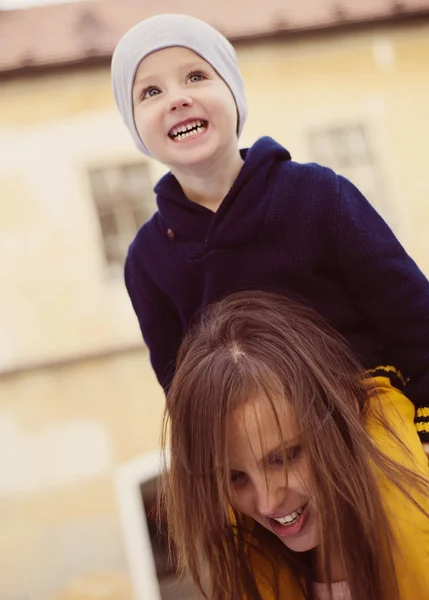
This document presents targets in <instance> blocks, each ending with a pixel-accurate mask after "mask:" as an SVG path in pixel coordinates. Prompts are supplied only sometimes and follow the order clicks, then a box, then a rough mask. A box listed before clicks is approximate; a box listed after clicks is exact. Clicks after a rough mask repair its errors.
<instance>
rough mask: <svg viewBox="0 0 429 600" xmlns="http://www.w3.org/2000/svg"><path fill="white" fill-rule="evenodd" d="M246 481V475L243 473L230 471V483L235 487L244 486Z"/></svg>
mask: <svg viewBox="0 0 429 600" xmlns="http://www.w3.org/2000/svg"><path fill="white" fill-rule="evenodd" d="M246 481H247V475H246V473H243V471H231V483H232V485H233V486H235V487H239V486H241V485H244V484H245V483H246Z"/></svg>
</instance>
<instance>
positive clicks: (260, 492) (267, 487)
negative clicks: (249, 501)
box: [256, 478, 287, 517]
mask: <svg viewBox="0 0 429 600" xmlns="http://www.w3.org/2000/svg"><path fill="white" fill-rule="evenodd" d="M286 491H287V486H284V485H279V482H277V481H273V480H271V481H267V480H265V478H264V481H263V482H261V484H260V485H258V486H257V488H256V507H257V510H258V512H259V513H260V514H261V515H262V516H264V517H271V516H272V515H277V514H278V511H279V509H281V506H282V505H283V504H284V502H285V499H286Z"/></svg>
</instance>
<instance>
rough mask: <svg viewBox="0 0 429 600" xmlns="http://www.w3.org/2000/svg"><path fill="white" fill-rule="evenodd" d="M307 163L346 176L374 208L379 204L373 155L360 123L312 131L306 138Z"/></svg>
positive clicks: (379, 189) (379, 194)
mask: <svg viewBox="0 0 429 600" xmlns="http://www.w3.org/2000/svg"><path fill="white" fill-rule="evenodd" d="M308 143H309V151H310V160H313V161H314V162H317V163H319V164H321V165H324V166H326V167H330V168H331V169H333V170H334V171H335V172H336V173H338V174H339V175H343V176H344V177H347V179H349V180H350V181H351V182H352V183H354V185H355V186H356V187H357V188H358V189H359V190H360V191H361V192H362V194H363V195H364V196H365V197H366V198H367V199H368V200H369V201H370V202H371V203H372V204H373V205H374V206H375V207H376V208H377V209H381V207H382V203H383V194H382V191H383V190H382V185H381V179H380V174H379V172H378V169H377V164H376V160H375V156H374V152H373V151H372V149H371V147H370V143H369V140H368V135H367V131H366V129H365V127H364V126H363V125H361V124H356V125H348V126H334V127H330V128H326V129H315V130H313V131H311V132H310V134H309V136H308Z"/></svg>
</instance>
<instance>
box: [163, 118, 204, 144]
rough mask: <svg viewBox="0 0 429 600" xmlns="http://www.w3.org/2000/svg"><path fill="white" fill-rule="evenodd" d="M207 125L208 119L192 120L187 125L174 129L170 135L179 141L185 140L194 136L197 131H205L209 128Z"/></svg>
mask: <svg viewBox="0 0 429 600" xmlns="http://www.w3.org/2000/svg"><path fill="white" fill-rule="evenodd" d="M207 125H208V123H207V121H201V120H199V119H198V120H196V121H191V122H190V123H187V124H186V125H182V126H181V127H176V128H174V129H172V130H171V131H170V133H169V136H170V137H171V139H173V140H174V141H176V142H178V141H179V140H184V139H185V138H188V137H192V136H193V135H196V134H197V133H201V132H202V131H205V129H207Z"/></svg>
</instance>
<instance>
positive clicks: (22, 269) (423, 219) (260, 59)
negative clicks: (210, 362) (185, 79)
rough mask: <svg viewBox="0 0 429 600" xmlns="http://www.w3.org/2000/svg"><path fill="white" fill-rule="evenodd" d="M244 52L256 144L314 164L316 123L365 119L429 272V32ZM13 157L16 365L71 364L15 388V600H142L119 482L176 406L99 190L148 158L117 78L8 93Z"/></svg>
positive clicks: (5, 178) (10, 358)
mask: <svg viewBox="0 0 429 600" xmlns="http://www.w3.org/2000/svg"><path fill="white" fill-rule="evenodd" d="M238 50H239V59H240V64H241V67H242V70H243V75H244V77H245V80H246V84H247V94H248V101H249V109H250V114H249V120H248V123H247V125H246V128H245V131H244V134H243V138H242V143H243V145H247V144H250V143H252V142H253V141H254V140H255V139H256V138H257V137H259V136H260V135H272V136H273V137H275V138H276V139H278V140H279V141H280V142H282V143H283V144H284V145H285V146H286V147H288V149H289V150H290V151H291V153H292V155H293V157H294V158H295V159H297V160H307V159H309V158H310V156H309V152H308V147H307V146H306V135H307V132H308V131H309V129H310V128H311V127H313V126H320V125H324V124H326V125H329V124H336V123H348V122H354V121H356V120H363V121H364V122H365V123H366V124H367V125H368V126H369V128H370V133H371V138H372V143H373V147H374V149H375V151H376V154H377V159H378V162H379V165H380V169H381V170H382V173H383V179H384V183H385V190H386V194H385V198H384V204H383V207H382V209H383V213H384V214H385V216H386V218H387V219H388V220H390V221H391V222H392V224H394V226H395V231H396V232H397V234H398V236H399V237H400V239H401V240H402V242H403V243H404V244H405V246H406V248H407V249H408V251H409V252H410V253H411V254H412V256H414V257H415V258H416V260H417V261H418V262H419V264H420V265H421V267H422V268H423V269H424V271H425V272H426V273H427V274H429V208H428V202H427V199H428V198H429V172H428V169H427V167H426V160H427V151H426V141H427V140H428V139H429V118H428V108H427V107H428V106H429V77H428V76H427V74H428V65H429V24H426V25H419V26H413V27H406V28H395V29H393V28H390V29H389V28H383V29H374V30H371V31H366V32H364V33H353V34H351V33H350V34H347V35H345V34H344V35H335V36H333V35H330V36H328V35H324V36H318V37H314V36H308V37H305V38H295V39H290V40H289V41H282V42H280V41H276V42H270V43H260V44H258V45H248V44H245V45H240V46H239V48H238ZM0 156H1V160H0V198H1V209H0V213H1V214H0V254H1V256H2V260H1V263H2V268H1V269H0V289H1V294H0V330H1V338H0V339H1V341H0V370H1V371H9V370H13V369H19V368H20V366H22V365H31V364H33V363H47V364H49V363H50V362H51V361H58V360H60V361H64V362H63V365H62V366H58V367H54V366H51V367H49V366H46V367H45V368H40V369H38V370H37V369H36V370H30V371H28V372H27V371H25V370H24V371H23V372H17V373H15V374H12V375H8V376H0V465H2V466H1V467H0V469H1V474H0V530H1V531H2V535H1V536H0V564H1V565H2V569H1V576H0V597H2V598H3V597H4V598H5V599H6V598H7V599H8V600H9V599H18V598H21V597H26V598H28V599H29V600H45V599H46V600H47V599H48V598H51V597H54V596H57V597H59V595H60V594H63V596H62V597H63V598H66V597H67V600H68V599H69V598H72V597H73V598H77V597H79V598H81V597H82V598H90V597H91V593H92V592H90V591H89V590H90V588H91V585H94V586H95V588H96V589H97V590H98V591H99V592H100V589H104V592H100V595H99V596H97V597H98V598H102V599H104V600H107V599H108V598H110V597H111V594H112V593H113V594H116V596H113V597H118V598H119V597H120V598H126V595H127V594H128V595H129V594H130V592H129V587H127V586H129V584H128V583H127V575H126V573H127V572H126V564H125V558H124V551H123V547H122V545H121V544H122V542H121V532H120V524H119V520H118V510H117V505H116V498H115V493H114V485H113V480H114V474H115V469H116V468H117V467H118V466H119V465H121V464H123V463H124V462H126V461H128V460H129V459H131V458H132V457H134V456H136V455H138V454H141V453H144V452H146V451H148V450H150V449H152V448H154V447H156V446H157V444H158V439H159V438H158V436H159V426H160V419H161V412H162V393H161V392H160V390H159V387H158V385H157V383H156V381H155V378H154V376H153V374H152V373H151V371H150V367H149V364H148V359H147V353H146V351H145V350H144V349H143V348H141V350H140V351H138V350H137V351H132V350H131V349H130V350H126V349H127V348H133V347H135V346H140V344H141V342H140V334H139V331H138V328H137V324H136V320H135V317H134V315H133V313H132V310H131V308H130V304H129V301H128V298H127V296H126V293H125V290H124V286H123V282H122V277H121V275H120V274H118V275H117V276H112V274H108V273H107V272H106V270H105V266H104V263H103V257H102V252H101V245H100V237H99V236H100V232H99V229H98V225H97V220H96V214H95V209H94V207H93V204H92V199H91V197H90V193H89V188H88V182H87V179H86V168H87V167H88V166H95V165H102V164H106V163H115V162H119V161H121V162H122V161H124V160H130V161H131V160H132V161H134V160H136V159H138V158H139V157H138V154H137V152H136V151H135V150H134V149H133V147H132V144H131V140H130V139H129V137H128V134H127V132H126V131H125V129H124V128H123V126H122V123H121V121H120V118H119V116H118V115H117V114H116V112H115V110H114V105H113V99H112V95H111V89H110V81H109V73H108V69H107V67H106V68H101V67H100V68H96V69H90V70H82V71H79V70H67V71H64V72H63V73H62V74H61V75H60V74H45V75H43V76H40V77H33V78H25V79H14V80H7V81H0ZM151 168H152V176H153V180H154V181H155V180H156V178H157V177H158V175H159V174H160V173H161V172H162V169H160V168H159V167H157V166H156V165H155V164H153V165H152V167H151ZM107 351H110V353H111V354H110V356H105V357H104V358H98V359H97V358H93V359H89V358H88V359H86V360H76V361H75V362H72V363H70V364H68V362H67V361H68V359H69V358H70V357H73V358H76V357H79V356H83V355H91V354H97V353H100V352H107ZM106 573H107V575H106ZM98 577H100V578H101V579H100V580H99V579H97V578H98ZM82 578H83V580H82ZM85 581H86V582H87V583H85ZM100 581H103V582H104V584H101V583H100ZM73 582H74V583H73ZM94 582H95V583H94ZM106 582H107V583H106ZM103 585H104V588H103ZM85 586H87V587H85ZM100 586H101V587H100ZM115 586H116V587H115ZM66 589H67V590H68V591H65V590H66ZM91 589H92V588H91ZM73 590H74V591H73ZM76 590H77V591H76ZM79 590H80V591H79ZM82 590H84V591H82ZM112 590H122V591H116V592H115V591H114V592H112ZM126 590H127V591H126ZM103 593H104V595H103ZM73 594H74V596H73ZM79 594H80V595H79ZM109 594H110V595H109ZM94 597H95V596H94ZM148 600H150V599H148Z"/></svg>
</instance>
